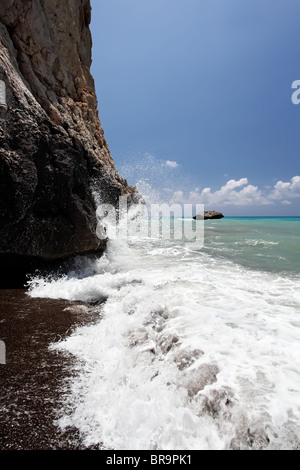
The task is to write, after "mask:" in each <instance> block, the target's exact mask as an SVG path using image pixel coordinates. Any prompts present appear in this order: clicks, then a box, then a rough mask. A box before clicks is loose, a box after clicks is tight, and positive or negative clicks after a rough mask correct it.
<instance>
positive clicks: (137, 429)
mask: <svg viewBox="0 0 300 470" xmlns="http://www.w3.org/2000/svg"><path fill="white" fill-rule="evenodd" d="M299 287H300V281H299V279H298V280H297V279H296V280H295V279H292V278H288V277H286V278H285V277H282V276H278V275H277V274H275V273H265V272H259V271H251V270H250V269H246V268H243V267H242V266H239V265H236V264H234V263H233V262H231V261H228V260H225V259H223V260H220V259H218V260H217V259H216V258H214V257H213V256H211V255H209V254H207V253H205V252H204V251H203V250H201V247H197V242H195V243H185V242H182V241H178V240H157V239H156V240H153V239H147V238H143V239H141V238H139V237H138V236H137V237H133V238H131V239H130V240H127V241H126V240H124V239H122V240H118V239H115V240H112V241H110V242H109V244H108V249H107V252H106V253H105V255H104V256H103V257H101V258H100V259H98V260H94V261H93V262H86V263H83V262H82V259H81V260H80V264H79V265H78V267H77V269H73V270H72V272H70V273H69V274H68V275H67V276H63V277H60V278H58V279H57V278H53V279H52V280H49V279H41V278H36V279H34V280H32V281H31V288H30V295H31V296H32V297H48V298H64V299H68V300H80V301H83V302H88V303H90V304H93V303H96V302H98V301H102V300H106V302H105V303H104V304H103V307H102V308H101V310H100V314H99V323H98V324H96V325H93V326H85V327H81V328H78V330H76V331H75V332H74V333H73V334H72V335H71V336H69V337H68V338H67V339H66V340H64V341H61V342H59V343H56V344H53V345H52V346H51V348H52V349H53V350H57V351H60V352H66V353H71V354H73V355H75V356H76V357H78V361H79V363H78V364H79V365H78V371H77V374H76V376H75V377H74V380H73V382H72V393H71V395H70V396H68V397H67V402H66V408H65V410H62V413H61V417H60V419H59V424H60V426H61V427H62V428H66V427H68V426H75V427H77V428H78V429H79V430H80V432H81V434H82V436H83V437H84V439H85V443H86V445H87V446H89V445H95V444H99V443H102V445H103V448H106V449H120V450H132V449H136V450H139V449H152V450H155V449H157V450H177V449H186V450H192V449H296V448H299V445H300V439H299V436H300V432H299V431H300V429H299V424H298V423H299V422H300V421H299V418H300V397H299V393H298V390H299V387H300V373H299V370H300V368H299V354H298V350H299V346H298V345H299V340H300V321H299V313H298V312H299V307H300V296H299V292H300V289H299Z"/></svg>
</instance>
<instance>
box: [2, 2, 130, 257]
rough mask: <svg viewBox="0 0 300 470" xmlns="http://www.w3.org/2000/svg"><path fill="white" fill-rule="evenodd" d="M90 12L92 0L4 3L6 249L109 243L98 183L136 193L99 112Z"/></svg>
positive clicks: (114, 193)
mask: <svg viewBox="0 0 300 470" xmlns="http://www.w3.org/2000/svg"><path fill="white" fill-rule="evenodd" d="M90 20H91V7H90V1H89V0H63V1H61V0H5V1H1V3H0V85H1V87H2V88H1V89H0V95H1V96H0V254H9V255H10V254H14V255H25V256H32V257H40V258H43V259H57V258H60V257H65V256H68V255H70V254H74V253H82V252H87V251H91V250H97V249H101V248H103V247H104V245H105V242H104V241H103V240H102V241H101V240H99V239H98V238H97V236H96V226H97V221H96V215H95V205H94V199H93V196H92V192H91V189H90V183H91V182H92V181H96V182H97V187H98V190H99V191H100V193H101V197H102V199H103V202H106V203H116V202H117V200H118V197H119V196H120V195H122V194H133V193H132V188H128V186H127V183H126V181H125V180H124V179H122V178H121V177H120V176H119V174H118V173H117V170H116V168H115V165H114V162H113V159H112V157H111V155H110V152H109V148H108V146H107V143H106V141H105V138H104V134H103V130H102V127H101V125H100V121H99V117H98V111H97V99H96V94H95V87H94V81H93V78H92V76H91V74H90V65H91V47H92V42H91V34H90V30H89V23H90ZM1 90H2V91H1Z"/></svg>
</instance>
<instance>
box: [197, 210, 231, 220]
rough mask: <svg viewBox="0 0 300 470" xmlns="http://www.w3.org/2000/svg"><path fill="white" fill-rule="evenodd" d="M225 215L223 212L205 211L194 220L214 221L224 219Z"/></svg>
mask: <svg viewBox="0 0 300 470" xmlns="http://www.w3.org/2000/svg"><path fill="white" fill-rule="evenodd" d="M223 218H224V215H223V214H221V212H216V211H204V212H199V214H197V215H195V217H194V220H212V219H223Z"/></svg>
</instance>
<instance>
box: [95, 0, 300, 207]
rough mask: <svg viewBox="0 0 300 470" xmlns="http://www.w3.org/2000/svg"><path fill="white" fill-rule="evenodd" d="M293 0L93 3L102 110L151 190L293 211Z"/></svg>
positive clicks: (127, 173) (298, 76)
mask: <svg viewBox="0 0 300 470" xmlns="http://www.w3.org/2000/svg"><path fill="white" fill-rule="evenodd" d="M299 18H300V2H299V1H298V0H276V1H274V0H151V1H150V0H109V1H107V0H105V1H104V0H92V36H93V65H92V74H93V76H94V79H95V84H96V91H97V96H98V102H99V115H100V120H101V123H102V125H103V128H104V133H105V137H106V140H107V141H108V144H109V147H110V150H111V153H112V156H113V158H114V160H115V163H116V166H117V168H118V170H119V172H120V174H121V175H122V176H123V177H126V178H127V180H128V182H129V183H130V184H137V183H138V187H139V188H140V190H141V191H143V192H145V193H147V194H149V195H150V196H151V197H152V198H155V197H157V198H159V199H160V200H168V201H171V202H186V203H189V202H191V203H205V207H206V209H215V210H221V211H223V212H224V213H225V215H228V216H229V215H300V210H299V204H300V176H299V175H300V164H299V147H300V105H295V104H293V103H292V100H291V97H292V93H293V92H294V90H292V83H293V82H294V81H295V80H300V28H299Z"/></svg>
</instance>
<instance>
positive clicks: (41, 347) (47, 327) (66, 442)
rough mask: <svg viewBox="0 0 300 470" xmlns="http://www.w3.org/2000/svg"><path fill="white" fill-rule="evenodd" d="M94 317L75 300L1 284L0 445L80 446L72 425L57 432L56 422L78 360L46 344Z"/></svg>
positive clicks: (95, 316)
mask: <svg viewBox="0 0 300 470" xmlns="http://www.w3.org/2000/svg"><path fill="white" fill-rule="evenodd" d="M87 310H88V312H87ZM97 321H99V311H98V313H97V312H96V311H95V310H93V309H88V307H87V306H85V305H83V304H82V303H80V302H68V301H64V300H50V299H31V298H30V297H28V296H27V295H26V290H24V289H15V290H0V340H2V341H4V342H5V346H6V364H5V365H1V364H0V450H81V449H82V450H83V449H85V447H84V446H83V444H82V441H81V439H80V435H79V433H78V431H77V430H76V429H69V430H68V431H67V432H62V431H61V430H60V429H59V428H58V427H57V426H56V425H55V419H56V418H57V416H58V413H59V410H60V409H61V408H62V405H63V403H64V402H65V400H66V395H67V394H68V378H70V377H72V376H73V375H74V374H76V366H78V361H77V360H75V358H73V357H72V356H70V355H64V354H62V353H58V352H55V351H50V350H49V345H50V344H51V343H52V342H55V341H58V340H59V339H61V338H63V337H65V336H66V335H68V334H70V333H71V332H72V330H73V329H75V328H76V327H77V326H79V325H84V324H91V323H93V322H97Z"/></svg>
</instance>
